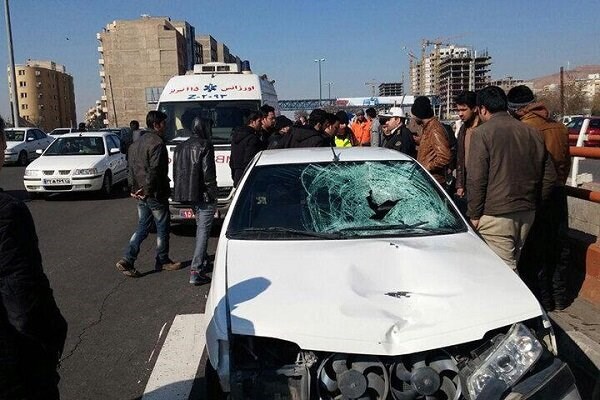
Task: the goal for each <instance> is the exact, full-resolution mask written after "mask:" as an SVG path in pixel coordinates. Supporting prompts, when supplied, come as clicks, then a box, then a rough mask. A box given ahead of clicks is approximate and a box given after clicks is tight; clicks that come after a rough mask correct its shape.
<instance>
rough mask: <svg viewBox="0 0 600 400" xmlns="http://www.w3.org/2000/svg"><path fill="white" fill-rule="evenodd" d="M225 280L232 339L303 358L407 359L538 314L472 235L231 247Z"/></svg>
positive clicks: (532, 302) (529, 298)
mask: <svg viewBox="0 0 600 400" xmlns="http://www.w3.org/2000/svg"><path fill="white" fill-rule="evenodd" d="M227 282H228V289H227V296H228V302H229V307H230V310H231V311H230V317H231V330H232V332H233V333H234V334H243V335H254V336H264V337H273V338H278V339H282V340H287V341H290V342H294V343H296V344H298V346H300V348H302V349H305V350H315V351H332V352H343V353H356V354H376V355H401V354H409V353H414V352H418V351H425V350H430V349H435V348H440V347H445V346H450V345H455V344H460V343H465V342H469V341H473V340H477V339H481V338H482V337H483V335H484V334H485V333H486V332H487V331H489V330H491V329H494V328H498V327H502V326H506V325H510V324H512V323H515V322H518V321H522V320H526V319H529V318H533V317H536V316H539V315H541V309H540V306H539V304H538V302H537V301H536V299H535V297H534V296H533V295H532V294H531V292H530V291H529V290H528V289H527V287H526V286H525V285H524V284H523V283H522V281H521V280H520V278H519V277H518V276H517V275H516V274H515V273H514V272H512V271H511V270H510V268H509V267H508V266H506V265H505V264H504V263H503V262H502V261H501V260H500V258H498V257H497V256H496V255H495V254H494V253H493V252H492V251H491V250H490V249H489V248H488V247H487V246H486V245H485V243H484V242H483V241H481V240H480V239H479V238H477V237H476V236H475V235H474V234H473V233H460V234H454V235H444V236H433V237H420V238H402V239H392V240H385V239H360V240H340V241H331V240H315V241H313V240H308V241H254V240H250V241H241V240H230V241H229V242H228V249H227Z"/></svg>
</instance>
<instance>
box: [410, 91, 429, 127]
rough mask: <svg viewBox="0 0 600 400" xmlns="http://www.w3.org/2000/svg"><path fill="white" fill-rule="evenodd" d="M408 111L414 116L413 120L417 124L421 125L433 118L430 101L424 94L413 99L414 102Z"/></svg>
mask: <svg viewBox="0 0 600 400" xmlns="http://www.w3.org/2000/svg"><path fill="white" fill-rule="evenodd" d="M410 112H411V114H412V115H413V116H414V117H415V122H416V123H417V124H418V125H423V123H424V122H425V121H427V120H428V119H430V118H433V107H431V101H429V98H428V97H425V96H419V97H417V98H416V99H415V102H414V103H413V105H412V107H411V108H410Z"/></svg>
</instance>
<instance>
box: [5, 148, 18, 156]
mask: <svg viewBox="0 0 600 400" xmlns="http://www.w3.org/2000/svg"><path fill="white" fill-rule="evenodd" d="M4 154H6V155H7V156H14V155H15V154H17V152H16V151H13V150H12V149H10V150H4Z"/></svg>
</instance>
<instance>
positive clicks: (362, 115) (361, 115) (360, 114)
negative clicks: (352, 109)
mask: <svg viewBox="0 0 600 400" xmlns="http://www.w3.org/2000/svg"><path fill="white" fill-rule="evenodd" d="M365 119H366V118H365V112H364V111H363V110H358V111H357V112H356V120H357V121H359V122H363V121H365Z"/></svg>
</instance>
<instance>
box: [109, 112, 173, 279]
mask: <svg viewBox="0 0 600 400" xmlns="http://www.w3.org/2000/svg"><path fill="white" fill-rule="evenodd" d="M166 121H167V115H166V114H165V113H163V112H160V111H150V112H148V115H147V116H146V123H147V125H148V127H149V128H151V129H152V130H151V131H149V132H146V133H145V134H144V135H143V136H142V137H140V138H139V139H138V140H137V141H135V142H133V143H132V144H131V146H130V147H129V173H128V182H129V188H130V194H131V197H133V198H134V199H136V200H137V201H138V204H137V208H138V226H137V229H136V231H135V233H134V234H133V235H132V236H131V239H129V243H128V245H127V248H126V250H125V254H124V255H123V258H121V259H120V260H119V261H117V264H116V266H117V269H118V270H119V271H121V272H122V273H123V274H124V275H126V276H129V277H132V278H137V277H140V276H142V275H141V274H140V273H139V272H138V271H137V270H136V269H135V268H134V266H133V265H134V263H135V260H136V259H137V256H138V254H139V252H140V246H141V244H142V242H143V241H144V240H145V239H146V238H147V237H148V234H149V233H150V227H151V224H152V220H153V219H154V223H155V225H156V263H155V266H154V268H155V269H156V270H166V271H174V270H178V269H181V266H182V265H181V263H180V262H173V261H171V259H170V258H169V235H170V217H171V215H170V212H169V196H170V195H171V188H170V186H169V182H170V181H169V172H168V169H169V156H168V154H167V146H166V145H165V142H164V135H165V133H166V126H167V125H166Z"/></svg>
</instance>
